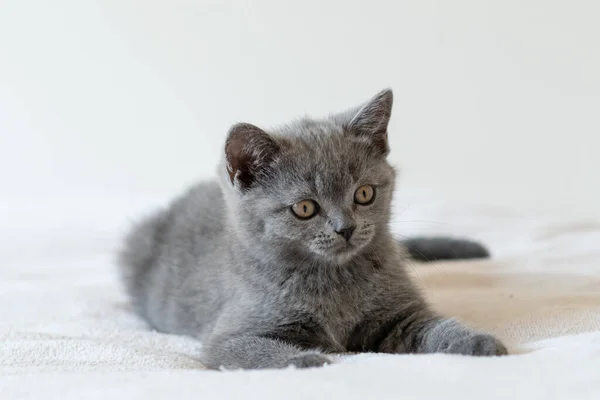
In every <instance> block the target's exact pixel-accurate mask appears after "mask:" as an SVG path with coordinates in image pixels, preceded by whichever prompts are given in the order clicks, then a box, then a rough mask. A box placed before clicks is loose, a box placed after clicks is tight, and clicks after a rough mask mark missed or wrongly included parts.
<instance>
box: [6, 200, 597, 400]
mask: <svg viewBox="0 0 600 400" xmlns="http://www.w3.org/2000/svg"><path fill="white" fill-rule="evenodd" d="M150 205H151V202H148V201H147V200H146V199H141V200H140V199H131V198H85V199H72V198H71V199H68V200H67V199H47V200H44V201H39V200H37V199H36V201H29V202H27V201H23V200H18V199H14V200H12V201H6V202H3V203H1V204H0V221H1V223H0V338H1V341H0V399H2V400H4V399H6V400H8V399H29V398H31V399H33V398H36V399H55V398H56V399H96V398H97V399H115V400H118V399H128V400H129V399H136V398H143V399H149V398H169V399H171V398H175V399H203V400H206V399H229V398H243V399H252V398H257V399H261V400H266V399H307V398H312V397H321V398H328V399H334V398H336V399H337V398H339V399H411V398H419V399H427V398H431V399H455V398H456V399H461V400H464V399H470V398H473V399H483V398H486V399H496V398H497V399H506V398H526V399H538V398H539V399H553V398H557V399H558V398H569V399H571V398H572V399H596V400H597V399H600V223H599V222H598V221H594V220H591V219H573V218H567V217H556V216H550V217H548V216H535V217H533V216H532V215H531V214H527V215H525V214H519V213H517V212H514V211H511V210H505V209H501V208H494V207H456V206H450V205H432V204H424V203H420V202H418V201H416V200H414V199H413V200H411V201H410V202H399V203H398V205H397V206H396V215H395V219H394V223H393V228H394V230H395V231H396V232H397V233H398V234H402V235H409V234H414V233H450V234H455V235H463V236H469V237H473V238H478V239H481V240H482V241H484V242H485V243H487V244H488V245H489V247H490V248H491V249H492V252H493V253H494V255H493V258H492V259H491V260H487V261H476V262H443V263H436V264H428V265H416V264H415V265H413V266H412V271H413V273H414V277H415V280H416V281H417V282H418V283H419V284H420V285H421V286H422V287H423V289H424V291H425V293H426V294H427V296H428V298H429V299H430V301H431V302H432V304H433V305H434V306H435V307H436V308H438V309H439V310H440V311H442V312H444V313H446V314H448V315H454V316H458V317H459V318H461V319H462V320H464V321H465V322H466V323H469V324H471V325H473V326H476V327H479V328H482V329H486V330H489V331H490V332H493V333H495V334H497V335H498V336H499V337H501V338H502V339H504V340H505V341H506V342H507V343H508V344H509V346H510V347H511V350H512V353H513V355H511V356H508V357H501V358H469V357H461V356H449V355H376V354H363V355H353V356H340V357H339V358H338V360H337V361H338V362H337V363H336V364H334V365H331V366H328V367H325V368H322V369H314V370H302V371H300V370H293V369H288V370H281V371H247V372H242V371H236V372H216V371H206V370H204V369H203V368H202V366H201V365H200V363H199V362H198V361H197V359H196V356H197V354H198V350H199V348H200V343H198V342H196V341H194V340H192V339H190V338H186V337H178V336H170V335H164V334H161V333H157V332H152V331H150V330H148V329H147V328H146V326H145V325H144V323H143V322H142V321H140V320H139V319H138V318H136V317H135V316H134V315H133V314H132V312H131V309H130V307H129V306H128V304H127V301H126V298H125V297H124V295H123V292H122V290H121V288H120V286H119V283H118V280H117V277H116V273H115V269H114V264H113V254H114V248H115V246H116V245H117V243H118V240H119V238H120V236H121V233H122V231H123V228H124V227H125V226H126V225H125V223H127V222H128V221H129V219H130V217H131V216H134V215H135V214H136V213H137V212H140V211H142V210H144V209H145V208H146V207H147V206H150Z"/></svg>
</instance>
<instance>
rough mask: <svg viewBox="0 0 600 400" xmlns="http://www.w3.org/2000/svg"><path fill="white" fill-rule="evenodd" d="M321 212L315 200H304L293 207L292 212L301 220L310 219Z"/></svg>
mask: <svg viewBox="0 0 600 400" xmlns="http://www.w3.org/2000/svg"><path fill="white" fill-rule="evenodd" d="M317 211H319V205H318V204H317V203H316V202H315V201H313V200H302V201H299V202H297V203H296V204H294V205H293V206H292V212H293V213H294V214H296V217H298V218H300V219H309V218H310V217H313V216H314V215H315V214H316V213H317Z"/></svg>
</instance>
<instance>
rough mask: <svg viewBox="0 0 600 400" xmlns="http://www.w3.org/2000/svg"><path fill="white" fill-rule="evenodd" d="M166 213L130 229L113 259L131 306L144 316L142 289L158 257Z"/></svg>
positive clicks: (153, 216) (160, 213) (147, 219)
mask: <svg viewBox="0 0 600 400" xmlns="http://www.w3.org/2000/svg"><path fill="white" fill-rule="evenodd" d="M167 218H168V213H167V212H166V211H160V212H158V213H155V214H153V215H151V216H150V217H147V218H146V219H143V220H142V221H140V222H139V223H137V224H136V225H134V226H133V228H132V229H131V231H130V232H129V233H128V234H127V236H126V237H125V241H124V244H123V246H122V247H121V249H120V251H119V253H118V255H117V264H118V266H119V270H120V271H119V272H120V273H121V279H122V281H123V284H124V286H125V289H126V290H127V293H128V294H129V296H130V298H131V301H132V303H133V306H134V307H135V308H136V311H138V313H140V314H141V315H142V316H145V311H144V310H145V306H144V304H145V303H146V298H145V297H146V295H145V293H146V285H147V284H148V283H149V282H148V281H149V279H150V275H151V271H152V269H153V267H154V265H155V264H156V260H157V258H158V256H159V251H160V243H161V242H162V236H163V234H164V227H165V226H166V220H167Z"/></svg>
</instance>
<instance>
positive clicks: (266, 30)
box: [0, 0, 600, 215]
mask: <svg viewBox="0 0 600 400" xmlns="http://www.w3.org/2000/svg"><path fill="white" fill-rule="evenodd" d="M599 15H600V2H598V1H596V0H589V1H585V0H569V1H567V0H563V1H552V0H539V1H535V0H502V1H501V0H498V1H483V0H473V1H468V0H453V1H445V0H439V1H421V0H413V1H392V0H389V1H349V0H329V1H306V0H303V1H295V2H291V1H290V2H288V1H256V0H255V1H231V0H229V1H223V0H215V1H185V0H168V1H167V0H162V1H156V0H155V1H150V0H138V1H135V0H119V1H108V0H105V1H92V0H87V1H79V0H53V1H41V0H39V1H26V0H1V1H0V181H1V189H0V190H1V191H2V195H4V196H40V195H63V194H68V193H106V192H113V193H114V192H130V193H132V192H135V193H155V192H160V193H165V192H175V191H177V190H179V189H180V188H181V187H182V186H184V185H186V184H188V183H189V182H191V181H193V180H195V179H198V178H202V177H206V176H210V175H212V174H213V172H214V169H215V165H216V163H217V161H218V159H219V155H220V151H221V144H222V142H223V139H224V135H225V133H226V131H227V129H228V127H229V125H231V124H232V123H234V122H237V121H241V120H245V121H248V122H252V123H255V124H258V125H264V126H268V125H272V124H277V123H279V122H283V121H285V120H286V119H288V118H291V117H294V116H297V115H299V114H304V113H310V114H315V115H320V114H325V113H329V112H331V111H335V110H341V109H344V108H346V107H349V106H352V105H355V104H357V103H359V102H361V101H364V100H366V99H367V98H369V97H370V96H371V95H373V94H374V93H375V92H377V91H378V90H380V89H381V88H383V87H388V86H389V87H392V88H393V89H394V90H395V98H396V102H395V108H394V116H393V122H392V125H391V132H390V134H391V145H392V149H393V151H392V156H391V157H392V161H393V162H394V163H395V164H396V165H398V166H400V167H401V168H402V171H403V173H402V180H401V182H402V185H403V186H402V187H403V188H404V189H406V190H408V191H416V192H424V193H427V194H429V195H431V196H437V197H440V198H448V199H451V200H457V201H461V202H468V203H480V204H506V205H510V206H513V205H518V206H520V207H527V208H536V207H541V205H542V203H543V204H544V206H545V207H552V208H557V209H560V208H564V209H571V210H572V209H576V210H578V211H582V212H585V213H587V214H589V215H591V214H596V215H600V185H599V179H598V176H599V174H600V158H599V157H598V156H597V154H598V152H599V149H600V146H599V144H600V143H599V140H598V135H599V134H600V115H599V110H600V24H599V23H598V18H599Z"/></svg>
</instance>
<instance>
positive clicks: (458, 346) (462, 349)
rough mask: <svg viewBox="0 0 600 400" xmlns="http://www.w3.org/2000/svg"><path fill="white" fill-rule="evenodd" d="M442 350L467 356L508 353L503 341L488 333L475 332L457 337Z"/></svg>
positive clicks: (502, 354)
mask: <svg viewBox="0 0 600 400" xmlns="http://www.w3.org/2000/svg"><path fill="white" fill-rule="evenodd" d="M442 352H443V353H450V354H462V355H466V356H504V355H507V354H508V351H507V350H506V347H505V346H504V345H503V344H502V342H500V341H499V340H498V339H496V338H495V337H493V336H492V335H488V334H487V333H473V334H471V335H466V336H463V337H461V338H457V339H456V340H454V341H453V342H450V343H448V347H446V348H445V349H443V350H442Z"/></svg>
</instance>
